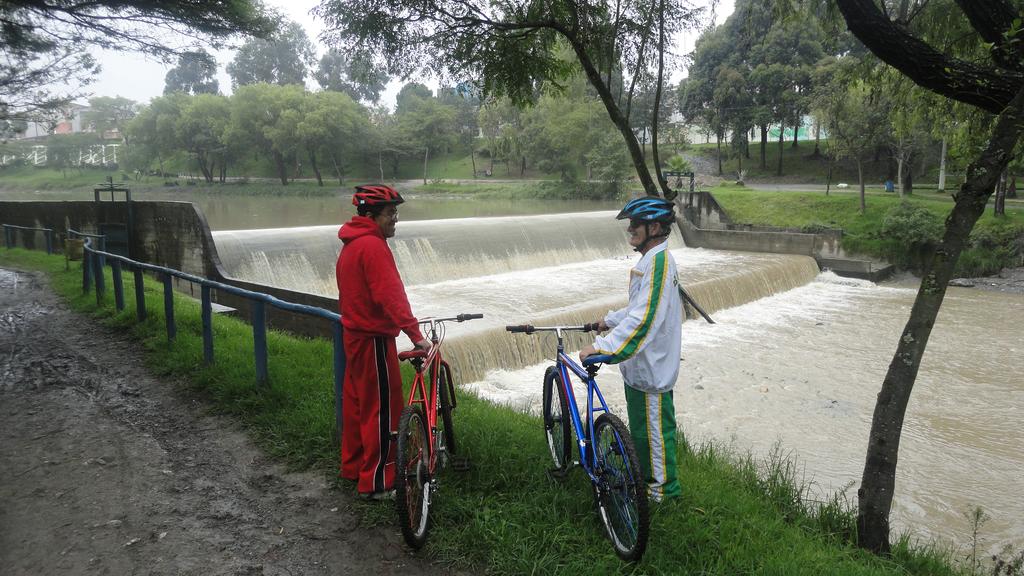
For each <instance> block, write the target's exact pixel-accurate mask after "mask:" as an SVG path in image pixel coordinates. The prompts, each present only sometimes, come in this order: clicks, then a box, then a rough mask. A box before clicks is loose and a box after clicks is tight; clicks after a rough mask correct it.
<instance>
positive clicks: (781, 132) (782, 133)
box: [775, 124, 786, 176]
mask: <svg viewBox="0 0 1024 576" xmlns="http://www.w3.org/2000/svg"><path fill="white" fill-rule="evenodd" d="M785 132H786V131H785V130H784V129H783V124H779V167H778V169H777V170H776V171H775V174H776V175H778V176H782V141H783V138H784V137H785Z"/></svg>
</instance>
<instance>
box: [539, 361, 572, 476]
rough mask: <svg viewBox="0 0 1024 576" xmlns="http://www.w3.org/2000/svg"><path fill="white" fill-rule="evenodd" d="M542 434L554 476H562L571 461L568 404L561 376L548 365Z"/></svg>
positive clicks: (545, 379)
mask: <svg viewBox="0 0 1024 576" xmlns="http://www.w3.org/2000/svg"><path fill="white" fill-rule="evenodd" d="M543 399H544V434H545V435H546V436H547V440H548V449H549V450H550V451H551V460H552V461H553V462H554V464H555V467H554V469H553V470H552V473H554V474H555V475H556V476H562V475H564V474H565V472H566V470H568V469H569V463H570V462H571V455H572V452H571V450H572V447H571V446H570V443H571V441H572V431H571V430H570V423H569V418H570V416H569V404H568V401H567V400H566V398H565V389H564V388H563V386H562V377H561V376H560V375H559V374H558V369H557V368H556V367H554V366H550V367H548V369H547V371H546V372H545V373H544V396H543Z"/></svg>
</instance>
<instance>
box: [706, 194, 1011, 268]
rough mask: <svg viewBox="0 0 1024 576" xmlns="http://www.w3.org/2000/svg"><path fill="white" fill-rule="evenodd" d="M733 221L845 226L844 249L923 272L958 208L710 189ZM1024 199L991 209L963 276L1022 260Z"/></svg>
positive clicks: (945, 201) (925, 201)
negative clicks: (948, 218)
mask: <svg viewBox="0 0 1024 576" xmlns="http://www.w3.org/2000/svg"><path fill="white" fill-rule="evenodd" d="M712 194H714V196H715V198H716V199H717V200H718V202H719V204H720V205H721V206H722V207H723V208H724V209H725V211H726V212H727V213H728V214H729V217H730V218H731V219H732V221H733V222H735V223H742V224H756V225H763V226H778V227H784V228H792V229H797V230H800V231H804V232H815V231H818V230H822V229H827V228H841V229H842V230H843V238H842V243H843V249H844V250H846V251H847V252H852V253H855V254H862V255H865V256H871V257H876V258H881V259H884V260H888V261H890V262H893V263H895V264H898V265H900V266H902V267H904V268H909V269H919V267H920V265H921V258H922V257H923V255H924V254H925V253H926V251H927V250H929V249H932V248H933V247H934V246H935V245H936V244H937V243H938V241H939V240H940V239H941V237H942V223H943V221H944V220H945V218H946V216H947V215H948V214H949V212H950V210H952V208H953V202H952V200H951V199H950V198H949V197H948V196H945V195H940V194H927V193H924V194H914V195H912V196H906V197H904V198H898V197H897V196H895V195H894V194H892V193H886V192H883V191H876V192H874V193H872V194H870V195H869V196H868V198H867V202H866V207H867V210H866V211H865V212H864V213H863V214H861V213H860V211H859V208H858V204H859V201H860V200H859V198H858V197H857V195H856V194H852V193H833V194H831V195H829V196H826V195H824V194H822V193H820V192H766V191H758V190H750V189H748V188H745V187H741V186H718V187H716V188H714V189H713V190H712ZM1022 257H1024V204H1020V203H1009V204H1007V208H1006V212H1005V214H1004V215H1002V216H995V215H993V213H992V210H991V209H990V210H988V211H986V213H985V215H984V216H982V218H981V219H980V220H979V221H978V224H977V226H975V228H974V230H973V232H972V233H971V236H970V245H969V246H968V248H967V249H966V250H965V251H964V253H963V254H962V255H961V257H960V260H959V262H958V263H957V275H958V276H960V277H975V276H986V275H990V274H995V273H997V272H999V270H1000V269H1002V268H1003V267H1007V266H1021V265H1024V262H1022V261H1021V258H1022Z"/></svg>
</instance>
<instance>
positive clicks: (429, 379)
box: [395, 314, 484, 549]
mask: <svg viewBox="0 0 1024 576" xmlns="http://www.w3.org/2000/svg"><path fill="white" fill-rule="evenodd" d="M483 317H484V315H483V314H459V315H458V316H454V317H452V318H424V319H423V320H422V321H421V322H420V324H421V325H423V326H424V328H426V332H427V334H428V337H429V338H430V341H431V343H433V346H432V347H431V349H430V352H429V353H427V352H426V351H424V350H410V351H408V352H399V354H398V358H399V360H408V361H409V363H411V364H412V365H413V368H415V369H416V376H415V377H414V378H413V381H412V389H411V390H410V391H409V402H408V403H407V404H408V405H407V406H406V407H405V408H404V409H403V410H402V416H401V418H399V420H398V439H397V446H396V447H397V450H398V454H397V455H396V457H395V466H396V468H395V470H396V477H395V504H396V506H397V508H398V523H399V524H400V525H401V526H402V536H403V537H405V541H406V542H407V543H408V544H409V546H411V547H413V548H417V549H418V548H422V547H423V544H425V543H426V541H427V531H428V530H429V529H430V504H431V497H432V495H433V494H434V493H436V492H437V476H438V474H440V472H441V470H443V469H444V468H445V466H447V464H448V460H449V457H450V456H451V455H453V454H454V453H455V429H454V428H453V427H452V410H454V409H455V405H456V403H455V385H454V384H453V382H452V371H451V367H450V366H449V365H448V363H447V362H445V360H444V357H443V356H442V355H441V344H442V343H443V342H444V337H445V322H465V321H466V320H474V319H477V318H483ZM439 412H440V415H441V421H440V422H438V419H437V416H438V413H439Z"/></svg>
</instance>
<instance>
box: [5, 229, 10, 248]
mask: <svg viewBox="0 0 1024 576" xmlns="http://www.w3.org/2000/svg"><path fill="white" fill-rule="evenodd" d="M4 246H5V247H7V248H8V249H9V248H10V247H11V229H10V228H8V227H7V225H6V224H4Z"/></svg>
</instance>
